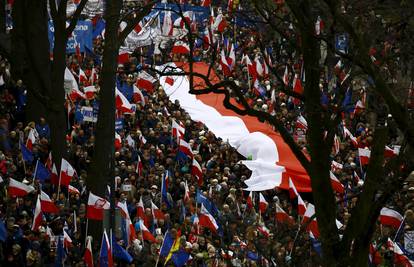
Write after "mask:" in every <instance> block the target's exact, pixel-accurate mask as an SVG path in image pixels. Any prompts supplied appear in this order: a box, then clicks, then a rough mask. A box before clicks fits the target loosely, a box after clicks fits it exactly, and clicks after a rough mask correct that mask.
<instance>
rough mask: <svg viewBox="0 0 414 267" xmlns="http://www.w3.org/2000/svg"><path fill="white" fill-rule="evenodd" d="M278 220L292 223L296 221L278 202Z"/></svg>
mask: <svg viewBox="0 0 414 267" xmlns="http://www.w3.org/2000/svg"><path fill="white" fill-rule="evenodd" d="M276 220H277V221H278V222H283V223H287V224H290V225H293V224H294V223H295V220H293V218H292V217H290V216H289V215H288V214H287V213H286V212H285V211H284V210H283V209H282V208H281V207H280V206H279V205H278V204H276Z"/></svg>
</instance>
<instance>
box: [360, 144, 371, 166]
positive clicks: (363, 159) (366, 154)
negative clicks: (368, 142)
mask: <svg viewBox="0 0 414 267" xmlns="http://www.w3.org/2000/svg"><path fill="white" fill-rule="evenodd" d="M358 154H359V162H360V163H361V166H364V165H367V164H368V163H369V158H370V157H371V150H369V149H368V148H358Z"/></svg>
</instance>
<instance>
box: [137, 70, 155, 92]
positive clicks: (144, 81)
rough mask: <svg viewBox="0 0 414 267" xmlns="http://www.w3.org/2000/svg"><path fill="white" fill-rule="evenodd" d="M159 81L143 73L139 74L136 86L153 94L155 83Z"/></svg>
mask: <svg viewBox="0 0 414 267" xmlns="http://www.w3.org/2000/svg"><path fill="white" fill-rule="evenodd" d="M156 81H157V80H155V78H154V77H152V76H151V75H150V74H149V73H148V72H146V71H141V72H140V73H139V74H138V79H137V83H136V85H137V86H138V88H142V89H144V90H145V91H147V92H148V93H150V94H152V93H153V92H154V83H155V82H156Z"/></svg>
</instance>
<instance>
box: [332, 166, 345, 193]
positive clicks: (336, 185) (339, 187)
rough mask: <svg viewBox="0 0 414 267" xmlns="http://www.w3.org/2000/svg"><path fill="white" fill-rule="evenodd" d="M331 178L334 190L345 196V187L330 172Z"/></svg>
mask: <svg viewBox="0 0 414 267" xmlns="http://www.w3.org/2000/svg"><path fill="white" fill-rule="evenodd" d="M329 177H330V178H331V185H332V188H333V189H334V190H335V191H336V192H338V193H341V194H343V193H344V191H345V189H344V185H343V184H342V183H341V182H340V181H339V180H338V178H336V176H335V174H333V172H331V171H329Z"/></svg>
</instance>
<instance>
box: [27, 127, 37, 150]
mask: <svg viewBox="0 0 414 267" xmlns="http://www.w3.org/2000/svg"><path fill="white" fill-rule="evenodd" d="M34 143H36V135H35V129H30V131H29V135H28V136H27V141H26V147H27V149H29V150H30V151H32V149H33V145H34Z"/></svg>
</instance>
